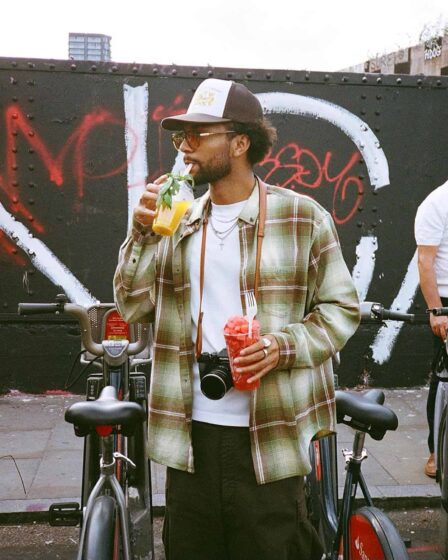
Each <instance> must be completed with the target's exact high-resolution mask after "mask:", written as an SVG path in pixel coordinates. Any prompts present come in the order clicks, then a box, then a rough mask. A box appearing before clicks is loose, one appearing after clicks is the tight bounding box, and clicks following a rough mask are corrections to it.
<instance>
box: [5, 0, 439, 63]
mask: <svg viewBox="0 0 448 560" xmlns="http://www.w3.org/2000/svg"><path fill="white" fill-rule="evenodd" d="M1 15H2V23H3V25H2V31H1V33H0V57H8V58H10V57H13V58H15V57H17V58H19V57H21V58H45V59H50V58H51V59H63V60H64V59H67V58H68V34H69V32H76V33H103V34H105V35H110V36H111V37H112V41H111V47H112V59H113V60H114V61H115V62H137V63H145V64H176V65H186V66H207V65H211V66H214V67H219V66H224V67H236V68H253V69H257V68H263V69H287V70H311V71H313V70H315V71H336V70H340V69H342V68H346V67H349V66H352V65H355V64H358V63H361V62H363V61H365V60H368V59H369V58H373V57H375V56H378V55H382V54H386V53H388V52H392V51H396V50H398V49H400V48H404V47H407V46H411V45H415V44H417V43H418V42H419V36H420V33H421V31H422V30H423V28H424V26H425V25H428V24H429V25H431V26H433V27H437V26H438V24H439V23H440V22H442V23H447V22H448V1H447V0H418V1H417V0H374V1H373V2H372V1H364V2H363V1H362V0H339V2H337V1H335V0H314V1H313V0H311V1H310V2H306V3H305V2H303V1H301V0H275V1H272V2H267V1H266V0H222V1H221V2H216V1H212V0H190V1H189V2H188V1H186V0H183V1H180V0H159V1H158V2H157V1H154V0H152V1H150V0H72V1H71V2H66V1H63V0H62V1H61V0H14V1H8V2H3V3H2V8H1Z"/></svg>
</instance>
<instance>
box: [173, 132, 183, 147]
mask: <svg viewBox="0 0 448 560" xmlns="http://www.w3.org/2000/svg"><path fill="white" fill-rule="evenodd" d="M171 140H172V142H173V144H174V147H175V148H176V150H179V149H180V147H181V145H182V142H183V141H184V140H185V133H184V132H173V134H171Z"/></svg>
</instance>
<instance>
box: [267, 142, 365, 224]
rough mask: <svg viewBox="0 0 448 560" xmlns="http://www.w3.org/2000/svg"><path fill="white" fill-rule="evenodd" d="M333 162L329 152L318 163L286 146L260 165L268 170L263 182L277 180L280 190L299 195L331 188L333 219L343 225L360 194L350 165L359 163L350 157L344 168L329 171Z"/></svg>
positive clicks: (356, 157) (308, 153)
mask: <svg viewBox="0 0 448 560" xmlns="http://www.w3.org/2000/svg"><path fill="white" fill-rule="evenodd" d="M333 160H334V157H333V153H332V152H330V151H327V152H326V153H325V156H324V158H323V161H322V162H321V161H320V160H319V157H318V156H317V155H316V154H314V153H313V152H312V150H309V149H307V148H302V147H301V146H299V145H298V144H295V143H290V144H287V145H286V146H284V147H283V148H281V149H280V150H279V151H278V152H277V153H275V154H274V153H272V152H271V153H269V154H268V156H267V157H266V158H265V159H264V160H263V161H262V162H261V164H260V165H261V166H263V167H265V168H267V169H268V171H267V172H266V175H265V176H264V180H265V181H268V182H269V180H271V182H273V183H274V182H275V181H273V176H274V174H278V176H281V181H277V183H276V184H278V185H279V186H281V187H286V188H289V189H292V190H301V191H302V192H303V190H304V189H307V190H308V189H318V188H322V187H324V186H325V185H330V186H332V187H333V208H332V216H333V219H334V221H335V222H336V223H337V224H345V223H346V222H348V221H349V220H350V219H351V218H352V217H353V215H354V213H355V212H356V210H357V208H358V206H359V205H360V203H361V200H362V197H363V194H364V187H363V184H362V181H361V179H360V178H359V177H358V176H357V175H354V174H353V172H352V169H353V167H354V165H355V164H356V163H358V162H359V154H357V153H356V152H355V153H354V154H352V156H351V157H350V158H349V160H348V162H347V163H346V165H345V166H344V167H343V168H342V169H339V170H338V171H335V170H334V169H333V170H332V169H331V167H332V165H333V166H334V161H333ZM332 171H333V174H332ZM285 175H286V179H285V178H284V177H285ZM307 194H308V193H307ZM349 195H350V196H349Z"/></svg>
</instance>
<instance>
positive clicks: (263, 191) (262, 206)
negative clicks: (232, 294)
mask: <svg viewBox="0 0 448 560" xmlns="http://www.w3.org/2000/svg"><path fill="white" fill-rule="evenodd" d="M257 183H258V193H259V202H258V205H259V211H258V232H257V256H256V261H255V280H254V294H255V299H256V300H257V298H258V284H259V282H260V261H261V245H262V243H263V237H264V225H265V222H266V205H267V187H266V184H265V183H263V182H262V181H261V180H260V179H259V178H258V177H257ZM209 209H210V200H209V201H208V203H207V206H206V208H205V215H204V221H203V223H202V242H201V263H200V268H199V316H198V329H197V335H196V358H198V357H199V356H200V355H201V354H202V318H203V316H204V312H203V311H202V294H203V292H204V270H205V247H206V240H207V225H208V215H209Z"/></svg>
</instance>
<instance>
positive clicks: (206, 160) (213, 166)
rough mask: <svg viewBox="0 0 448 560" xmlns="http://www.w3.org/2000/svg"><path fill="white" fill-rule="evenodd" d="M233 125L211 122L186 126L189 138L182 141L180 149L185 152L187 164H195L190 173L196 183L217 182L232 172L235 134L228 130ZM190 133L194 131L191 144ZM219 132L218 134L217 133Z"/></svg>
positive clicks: (185, 129)
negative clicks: (232, 140)
mask: <svg viewBox="0 0 448 560" xmlns="http://www.w3.org/2000/svg"><path fill="white" fill-rule="evenodd" d="M229 130H231V125H224V124H210V125H200V126H199V125H195V126H186V127H185V128H184V131H185V133H187V138H186V139H185V140H184V141H183V142H182V144H181V146H180V151H181V152H182V153H183V154H184V162H185V164H186V165H188V164H189V163H192V164H193V167H192V169H191V171H190V173H191V174H192V175H193V177H194V180H195V183H196V184H198V185H202V184H205V183H215V182H216V181H219V180H220V179H223V178H224V177H226V176H227V175H229V174H230V171H231V165H232V160H231V157H230V149H231V139H232V137H233V134H231V133H229V134H227V132H228V131H229ZM203 132H205V133H213V134H210V135H209V136H199V137H198V136H194V134H195V133H198V134H200V133H203ZM188 133H192V135H193V138H192V139H191V144H192V145H193V146H192V145H191V144H190V143H189V142H188ZM215 133H218V134H215Z"/></svg>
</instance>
